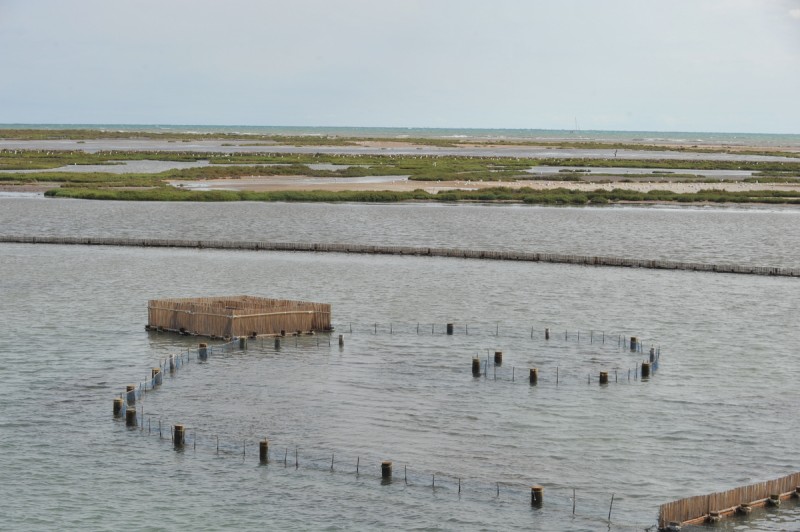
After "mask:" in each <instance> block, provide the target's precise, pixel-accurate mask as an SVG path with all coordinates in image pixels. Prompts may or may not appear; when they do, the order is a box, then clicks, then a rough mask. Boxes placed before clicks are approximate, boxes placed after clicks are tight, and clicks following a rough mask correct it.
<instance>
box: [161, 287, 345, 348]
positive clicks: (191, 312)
mask: <svg viewBox="0 0 800 532" xmlns="http://www.w3.org/2000/svg"><path fill="white" fill-rule="evenodd" d="M147 326H148V328H150V329H163V330H166V331H174V332H180V333H184V334H194V335H199V336H210V337H218V338H233V337H236V336H262V335H279V334H282V333H310V332H312V331H329V330H331V306H330V305H329V304H327V303H313V302H310V301H291V300H285V299H268V298H263V297H253V296H229V297H198V298H178V299H152V300H150V301H148V302H147Z"/></svg>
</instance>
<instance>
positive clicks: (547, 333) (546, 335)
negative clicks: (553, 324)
mask: <svg viewBox="0 0 800 532" xmlns="http://www.w3.org/2000/svg"><path fill="white" fill-rule="evenodd" d="M544 339H545V340H549V339H550V329H545V330H544Z"/></svg>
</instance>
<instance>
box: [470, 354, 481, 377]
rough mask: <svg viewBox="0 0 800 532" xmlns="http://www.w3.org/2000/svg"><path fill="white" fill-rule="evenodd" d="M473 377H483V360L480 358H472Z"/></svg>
mask: <svg viewBox="0 0 800 532" xmlns="http://www.w3.org/2000/svg"><path fill="white" fill-rule="evenodd" d="M472 376H473V377H480V376H481V359H480V358H478V357H472Z"/></svg>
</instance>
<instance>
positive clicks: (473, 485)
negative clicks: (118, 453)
mask: <svg viewBox="0 0 800 532" xmlns="http://www.w3.org/2000/svg"><path fill="white" fill-rule="evenodd" d="M491 325H493V326H494V327H493V329H494V330H492V327H491ZM462 327H463V328H459V329H456V327H455V326H453V327H448V324H444V325H438V324H435V323H434V324H431V325H430V329H428V327H427V326H425V327H424V328H423V326H422V324H421V323H419V324H418V323H413V324H412V323H389V324H378V323H373V324H372V327H371V328H370V327H369V326H367V324H352V323H349V322H348V324H347V326H346V329H345V326H343V325H339V328H338V330H337V332H338V331H342V330H345V333H346V334H351V335H358V334H372V335H381V334H388V335H399V336H402V335H412V334H413V335H415V336H416V335H423V334H432V335H437V336H438V335H441V336H447V335H448V332H451V333H452V334H453V335H456V334H459V332H457V331H460V334H463V335H465V336H467V335H469V336H476V337H481V336H483V337H487V336H488V337H491V336H495V337H497V336H500V335H505V337H514V338H517V339H525V338H530V339H534V340H541V341H548V340H549V341H552V342H559V341H561V342H575V343H588V344H590V345H591V344H594V343H597V344H598V345H600V346H603V345H605V346H606V347H607V348H608V349H612V350H619V351H631V352H636V353H639V352H642V350H643V347H642V342H640V341H639V340H638V339H636V338H634V339H633V340H632V339H631V338H630V337H627V336H623V335H621V334H609V333H605V332H602V331H601V332H595V331H590V332H589V333H588V335H587V333H581V332H579V331H575V332H569V331H566V332H565V333H564V334H563V335H555V334H554V333H553V334H551V333H550V331H549V330H548V329H547V328H545V329H541V330H539V329H538V328H531V329H530V331H528V330H527V326H526V333H525V334H523V333H521V332H520V331H521V329H520V327H519V326H518V325H513V326H509V325H507V324H506V325H503V326H502V327H501V325H500V322H496V323H493V324H489V323H475V324H464V325H463V326H462ZM423 331H424V332H423ZM345 333H341V334H342V335H344V334H345ZM259 344H260V346H261V347H262V348H266V349H267V350H269V349H274V350H276V351H277V350H279V349H282V348H284V347H288V346H291V345H292V344H293V345H294V346H295V347H297V348H308V347H313V346H314V345H315V344H316V346H317V347H324V346H326V344H327V347H330V346H331V345H332V338H331V335H330V334H322V335H314V336H300V335H295V336H293V337H275V338H263V337H262V338H256V339H253V338H235V339H233V340H232V341H230V342H227V343H222V344H216V345H208V346H204V344H200V346H199V347H197V348H187V349H186V350H185V351H180V352H178V353H175V354H172V355H169V356H167V357H165V358H163V359H161V360H160V362H159V365H158V366H157V367H154V368H151V370H150V375H149V376H148V377H147V378H146V379H144V380H143V381H140V382H139V383H137V384H135V385H131V386H129V387H128V389H127V390H126V391H125V392H122V393H120V394H119V395H118V396H117V397H116V398H115V416H116V417H118V418H123V419H124V421H125V425H126V426H127V428H128V430H130V431H132V432H135V433H137V434H139V435H143V436H149V437H154V438H158V440H159V441H163V442H166V443H171V444H172V445H173V446H174V448H175V449H176V450H177V451H179V452H183V453H187V452H193V453H206V454H210V453H213V454H215V455H219V456H226V457H230V458H239V459H241V460H243V461H247V460H252V461H255V462H257V463H259V464H261V465H264V466H268V467H270V468H272V469H276V468H277V469H281V470H289V471H291V470H295V471H296V470H300V469H302V470H304V471H305V470H308V471H319V472H327V473H333V474H341V475H355V476H357V477H358V478H365V479H373V480H375V481H380V483H381V484H393V483H402V484H403V485H404V486H408V487H410V488H418V489H430V490H435V491H436V492H437V493H438V492H441V493H451V494H453V495H454V496H457V497H459V498H460V497H472V498H475V499H487V498H500V499H504V500H510V501H518V502H519V503H520V504H531V505H532V506H534V507H538V506H540V505H546V506H547V507H548V508H554V509H557V510H558V511H564V512H566V513H567V514H569V513H570V512H571V514H572V515H573V516H576V517H579V518H582V519H587V520H589V521H590V522H596V523H600V522H605V523H610V522H611V521H612V520H613V511H614V505H615V504H616V505H617V508H618V509H619V508H620V505H622V508H623V509H624V505H625V501H626V498H625V497H624V496H621V497H617V496H616V494H615V493H613V492H601V491H597V490H596V489H591V488H585V487H582V486H576V487H574V488H572V487H566V486H562V485H555V484H549V485H544V493H542V492H538V491H537V492H534V491H533V485H534V484H537V485H538V484H540V483H539V482H537V481H536V479H531V482H522V481H517V480H515V481H507V480H497V481H490V480H487V479H485V478H476V477H471V476H467V475H463V476H462V475H459V474H457V473H453V472H447V471H441V470H423V469H422V468H418V467H416V466H415V465H414V464H411V463H405V462H402V461H396V462H393V464H392V474H391V477H386V476H385V475H384V472H383V469H382V463H383V461H384V460H385V458H386V457H380V456H376V455H374V454H370V453H364V454H355V453H353V452H351V451H349V452H341V451H336V450H332V449H331V450H322V449H312V448H308V447H304V446H301V445H297V444H296V443H290V442H284V441H269V442H267V444H266V448H265V449H264V448H263V447H262V446H263V445H264V444H263V443H262V441H265V440H259V439H257V438H255V437H253V436H250V437H245V438H241V439H237V438H233V437H230V436H226V435H224V434H218V433H211V432H207V431H204V430H202V429H200V428H198V427H193V426H192V425H182V424H180V423H178V422H176V420H172V419H169V418H168V417H166V416H163V415H154V414H149V413H148V412H146V410H145V401H144V399H146V397H147V395H148V394H151V393H157V391H158V389H159V388H160V387H161V386H162V385H163V376H164V374H166V373H167V372H169V373H170V374H174V373H176V372H178V371H179V370H181V369H183V368H184V367H186V366H187V365H189V364H193V363H197V362H209V361H210V360H213V357H215V356H223V355H225V354H227V353H230V352H231V351H234V350H237V349H245V348H247V347H248V346H258V345H259ZM651 353H652V354H653V356H655V360H654V364H653V370H654V371H655V370H656V369H657V367H658V360H659V358H660V347H659V348H653V350H652V352H651ZM482 363H483V373H482V375H481V377H482V378H484V379H488V378H490V377H489V372H490V371H491V379H492V380H499V381H507V382H517V381H519V382H528V375H527V374H526V373H524V372H523V374H522V375H519V372H518V371H517V368H516V367H515V366H511V367H508V366H503V365H502V363H498V362H497V361H496V360H495V358H494V357H493V355H492V353H491V352H488V351H487V357H486V359H484V360H482ZM466 371H468V370H467V369H466V366H465V372H466ZM541 375H542V376H541V382H544V383H547V382H554V383H555V384H560V383H561V382H563V380H560V379H563V378H567V377H569V376H573V377H574V376H575V374H574V371H573V372H570V371H567V372H563V370H561V369H560V368H559V367H556V368H555V375H549V374H545V373H542V374H541ZM562 375H563V377H562ZM622 376H623V373H621V372H616V373H615V374H614V377H613V380H612V381H611V382H629V381H630V379H634V380H636V379H639V378H641V368H640V367H637V369H636V370H635V371H634V372H633V373H632V374H631V371H630V370H627V373H624V377H625V380H623V379H622ZM587 380H588V381H589V382H590V383H591V382H596V381H597V378H596V377H595V376H593V375H591V374H590V375H588V376H587ZM118 405H119V408H118ZM176 427H180V431H178V430H177V429H176ZM176 440H178V441H176ZM579 495H580V497H579ZM629 500H630V499H629ZM654 513H655V512H654ZM655 519H656V517H655V516H654V517H653V520H652V522H651V523H647V526H651V527H654V526H655V525H654V524H653V523H655ZM614 522H615V524H617V525H619V524H621V523H620V522H618V521H614ZM640 525H641V524H636V525H631V526H640Z"/></svg>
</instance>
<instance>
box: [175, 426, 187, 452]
mask: <svg viewBox="0 0 800 532" xmlns="http://www.w3.org/2000/svg"><path fill="white" fill-rule="evenodd" d="M185 436H186V427H184V426H183V425H175V428H174V429H173V433H172V441H173V443H174V445H175V447H183V442H184V438H185Z"/></svg>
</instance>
